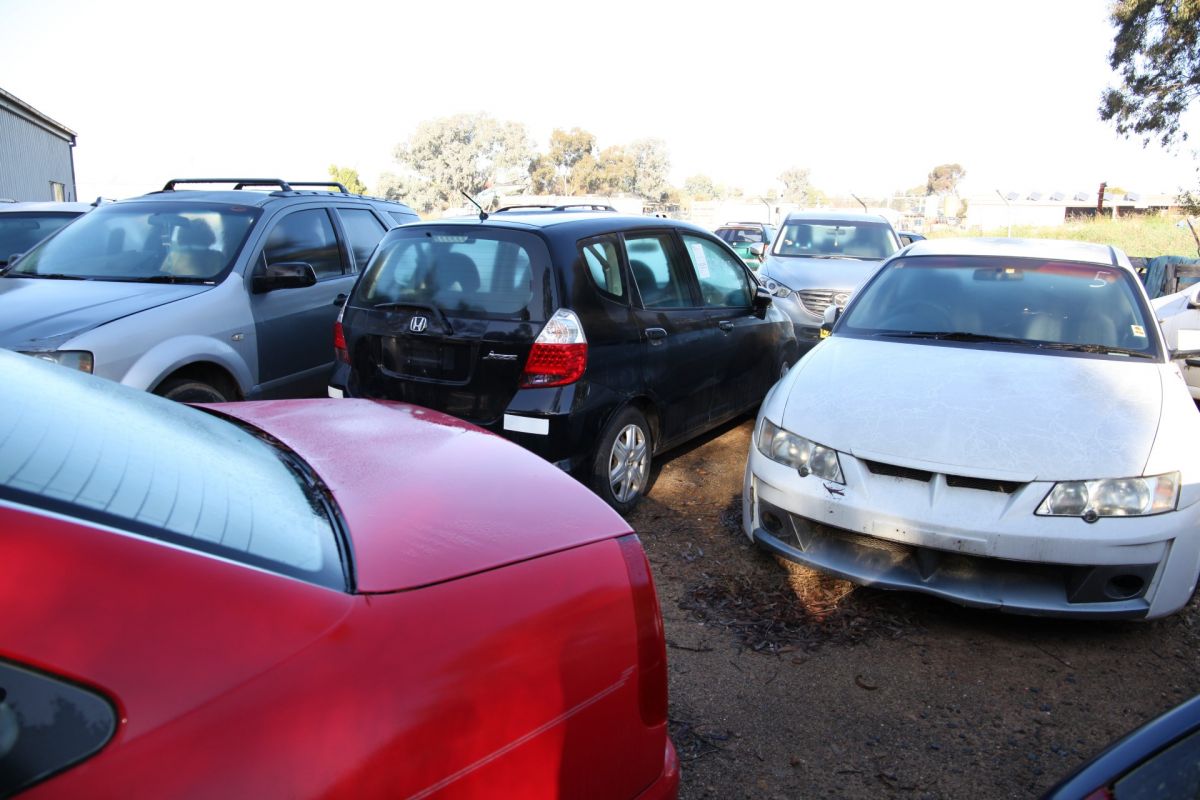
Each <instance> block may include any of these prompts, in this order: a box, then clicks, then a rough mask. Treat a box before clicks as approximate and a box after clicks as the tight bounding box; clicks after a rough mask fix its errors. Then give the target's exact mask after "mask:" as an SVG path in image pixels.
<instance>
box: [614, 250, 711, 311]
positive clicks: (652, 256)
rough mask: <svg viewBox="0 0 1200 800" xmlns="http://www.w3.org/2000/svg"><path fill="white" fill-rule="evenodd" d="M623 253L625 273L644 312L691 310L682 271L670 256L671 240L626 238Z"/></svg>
mask: <svg viewBox="0 0 1200 800" xmlns="http://www.w3.org/2000/svg"><path fill="white" fill-rule="evenodd" d="M625 251H626V254H627V255H628V256H629V272H630V273H631V274H632V276H633V282H634V284H635V285H636V286H637V287H638V292H639V293H640V294H641V297H642V305H643V306H645V307H646V308H687V307H690V306H694V305H695V302H694V301H693V300H692V293H691V289H689V288H688V287H689V283H688V279H687V273H686V272H684V269H686V268H685V267H682V265H680V263H679V261H678V259H676V258H674V257H673V256H672V252H673V248H672V246H671V236H670V235H669V234H666V233H655V234H644V235H626V236H625Z"/></svg>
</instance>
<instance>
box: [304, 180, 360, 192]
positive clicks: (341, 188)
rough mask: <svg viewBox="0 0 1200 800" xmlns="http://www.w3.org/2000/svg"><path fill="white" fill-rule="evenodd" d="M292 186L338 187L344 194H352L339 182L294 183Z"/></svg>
mask: <svg viewBox="0 0 1200 800" xmlns="http://www.w3.org/2000/svg"><path fill="white" fill-rule="evenodd" d="M292 186H329V187H336V188H337V190H338V191H339V192H341V193H342V194H350V190H349V189H347V188H346V187H345V186H344V185H342V184H341V183H338V182H337V181H292Z"/></svg>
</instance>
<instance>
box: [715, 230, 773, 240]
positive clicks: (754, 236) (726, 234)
mask: <svg viewBox="0 0 1200 800" xmlns="http://www.w3.org/2000/svg"><path fill="white" fill-rule="evenodd" d="M716 234H717V236H719V237H720V238H721V240H722V241H725V242H729V243H730V244H758V243H759V242H763V241H766V239H765V238H764V236H763V232H762V231H761V230H759V229H758V228H717V231H716Z"/></svg>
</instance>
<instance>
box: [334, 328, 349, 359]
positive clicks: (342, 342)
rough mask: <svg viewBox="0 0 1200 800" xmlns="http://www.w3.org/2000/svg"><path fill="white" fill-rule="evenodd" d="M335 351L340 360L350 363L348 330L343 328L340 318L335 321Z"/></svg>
mask: <svg viewBox="0 0 1200 800" xmlns="http://www.w3.org/2000/svg"><path fill="white" fill-rule="evenodd" d="M333 352H334V353H335V354H336V355H337V359H338V361H341V362H343V363H345V364H349V363H350V352H349V351H348V350H347V349H346V332H345V331H344V330H342V321H341V320H340V319H339V320H338V321H337V322H335V323H333Z"/></svg>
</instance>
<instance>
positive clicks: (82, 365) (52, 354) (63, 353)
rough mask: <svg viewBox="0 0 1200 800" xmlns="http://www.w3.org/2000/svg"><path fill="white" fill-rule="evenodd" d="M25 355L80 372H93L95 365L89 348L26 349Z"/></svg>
mask: <svg viewBox="0 0 1200 800" xmlns="http://www.w3.org/2000/svg"><path fill="white" fill-rule="evenodd" d="M24 352H25V355H27V356H33V357H34V358H40V359H41V360H42V361H49V362H50V363H51V364H58V365H59V366H63V367H67V368H68V369H77V370H79V371H80V372H87V373H91V371H92V367H93V366H94V364H93V361H92V354H91V353H89V352H88V351H87V350H45V351H42V352H29V351H24Z"/></svg>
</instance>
